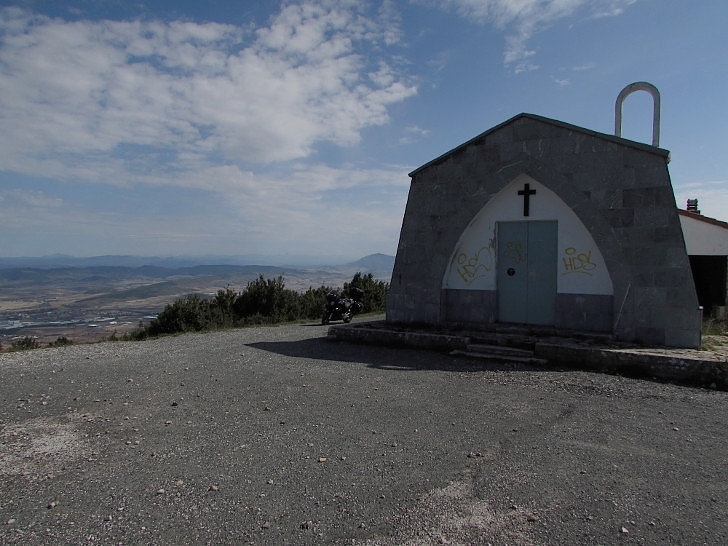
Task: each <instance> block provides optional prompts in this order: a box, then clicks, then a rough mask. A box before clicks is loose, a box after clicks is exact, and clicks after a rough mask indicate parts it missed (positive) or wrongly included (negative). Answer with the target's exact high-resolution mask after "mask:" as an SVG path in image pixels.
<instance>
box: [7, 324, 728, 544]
mask: <svg viewBox="0 0 728 546" xmlns="http://www.w3.org/2000/svg"><path fill="white" fill-rule="evenodd" d="M326 331H327V327H325V326H320V325H314V324H310V325H293V326H283V327H275V328H255V329H245V330H235V331H228V332H220V333H211V334H204V335H186V336H179V337H170V338H165V339H159V340H153V341H147V342H140V343H127V342H116V343H108V342H107V343H99V344H92V345H79V346H71V347H62V348H57V349H42V350H35V351H30V352H23V353H8V354H2V355H0V543H3V544H13V543H22V544H59V543H68V544H79V543H84V542H98V543H101V544H181V543H187V544H208V543H210V544H244V543H253V544H352V545H399V544H409V545H415V544H418V545H419V544H489V543H493V544H578V543H589V542H592V543H600V544H610V543H617V542H619V543H622V542H624V543H637V544H657V543H660V544H664V543H675V544H725V543H726V542H727V541H728V516H727V515H726V514H728V485H727V482H726V474H727V471H728V458H727V457H726V445H727V442H726V439H727V438H728V412H727V411H726V409H727V408H728V393H726V392H718V391H710V390H700V389H695V388H688V387H681V386H674V385H670V384H664V383H657V382H650V381H641V380H635V379H628V378H623V377H615V376H608V375H601V374H593V373H587V372H579V371H574V370H555V369H549V370H543V369H537V368H529V367H526V366H516V367H514V366H512V365H511V366H506V365H498V364H493V363H488V362H483V361H475V360H468V359H465V358H456V357H451V356H448V355H443V354H437V353H431V352H426V351H417V350H408V349H391V348H386V347H375V346H361V345H352V344H346V343H340V342H335V341H331V340H329V339H327V338H326Z"/></svg>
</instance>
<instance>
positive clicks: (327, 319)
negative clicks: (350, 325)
mask: <svg viewBox="0 0 728 546" xmlns="http://www.w3.org/2000/svg"><path fill="white" fill-rule="evenodd" d="M329 322H331V313H324V316H323V318H322V319H321V324H328V323H329Z"/></svg>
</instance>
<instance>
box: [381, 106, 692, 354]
mask: <svg viewBox="0 0 728 546" xmlns="http://www.w3.org/2000/svg"><path fill="white" fill-rule="evenodd" d="M668 162H669V152H668V151H666V150H663V149H661V148H659V147H657V146H656V145H653V146H650V145H647V144H642V143H638V142H634V141H630V140H627V139H623V138H621V137H619V136H613V135H607V134H602V133H598V132H595V131H591V130H589V129H584V128H582V127H577V126H574V125H570V124H567V123H563V122H561V121H556V120H553V119H548V118H545V117H541V116H537V115H533V114H525V113H524V114H519V115H517V116H515V117H513V118H511V119H509V120H507V121H505V122H504V123H501V124H500V125H497V126H496V127H493V128H492V129H490V130H488V131H486V132H484V133H482V134H481V135H478V136H477V137H475V138H473V139H472V140H470V141H468V142H465V143H464V144H462V145H460V146H458V147H457V148H455V149H453V150H451V151H449V152H447V153H446V154H444V155H442V156H440V157H438V158H436V159H434V160H432V161H430V162H429V163H427V164H425V165H423V166H422V167H420V168H418V169H416V170H414V171H413V172H412V173H410V177H411V186H410V191H409V197H408V200H407V207H406V211H405V215H404V220H403V224H402V230H401V233H400V240H399V245H398V249H397V256H396V260H395V265H394V271H393V274H392V281H391V285H390V293H389V299H388V304H387V322H388V323H390V324H393V325H404V326H406V325H412V326H415V325H418V326H419V325H429V326H432V327H439V328H467V329H481V330H493V329H496V327H498V326H499V325H503V324H506V325H526V326H528V327H538V328H540V329H544V328H545V329H547V330H548V331H554V332H555V333H558V332H559V331H580V332H598V333H601V334H605V333H606V334H611V336H613V338H614V339H617V340H623V341H629V342H636V343H640V344H645V345H663V346H672V347H692V348H696V347H699V345H700V334H701V326H702V314H701V310H700V308H699V305H698V299H697V295H696V290H695V286H694V283H693V277H692V273H691V269H690V261H689V259H688V255H687V252H686V250H685V242H684V240H683V232H682V229H681V226H680V220H679V218H678V212H677V207H676V206H675V197H674V194H673V189H672V184H671V182H670V175H669V173H668V169H667V164H668Z"/></svg>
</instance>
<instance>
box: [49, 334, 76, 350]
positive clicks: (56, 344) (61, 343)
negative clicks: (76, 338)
mask: <svg viewBox="0 0 728 546" xmlns="http://www.w3.org/2000/svg"><path fill="white" fill-rule="evenodd" d="M65 345H73V341H71V340H70V339H68V338H67V337H66V336H61V337H59V338H56V340H55V341H51V342H50V343H49V344H48V347H64V346H65Z"/></svg>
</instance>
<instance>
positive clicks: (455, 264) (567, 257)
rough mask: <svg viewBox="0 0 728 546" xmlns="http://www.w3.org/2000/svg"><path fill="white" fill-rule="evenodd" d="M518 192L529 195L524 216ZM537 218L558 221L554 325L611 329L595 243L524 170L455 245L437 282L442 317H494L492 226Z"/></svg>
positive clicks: (609, 291)
mask: <svg viewBox="0 0 728 546" xmlns="http://www.w3.org/2000/svg"><path fill="white" fill-rule="evenodd" d="M526 184H528V186H526ZM524 190H527V194H528V195H529V196H530V199H529V206H528V211H527V212H528V215H526V214H525V213H526V210H525V208H524V198H525V196H524ZM533 190H535V193H532V192H533ZM519 192H520V194H519ZM538 221H541V222H542V221H556V222H557V225H558V227H557V250H556V255H555V256H553V263H554V267H555V268H556V277H557V287H556V302H555V309H556V318H555V326H559V327H565V328H575V329H585V330H598V331H606V330H610V329H611V328H612V297H613V293H614V290H613V284H612V280H611V277H610V275H609V271H608V270H607V267H606V264H605V261H604V258H603V257H602V254H601V252H600V251H599V246H598V245H597V243H596V242H595V240H594V238H593V237H592V235H591V233H590V232H589V230H588V229H587V228H586V226H584V224H583V223H582V222H581V220H580V219H579V217H578V216H577V215H576V214H575V213H574V212H573V211H572V210H571V208H570V207H569V206H568V205H567V204H566V203H565V202H564V201H563V200H562V199H561V198H560V197H559V196H558V195H557V194H556V193H554V192H553V191H551V190H550V189H549V188H547V187H546V186H545V185H543V184H541V183H539V182H538V181H537V180H534V179H533V178H531V177H530V176H528V175H525V174H521V175H519V176H518V177H516V178H515V179H514V180H512V181H511V182H510V183H509V184H507V185H506V186H505V187H504V188H503V189H502V190H501V191H499V192H498V193H497V194H496V195H495V196H494V197H493V198H492V199H490V200H489V201H488V203H487V204H486V205H485V206H484V207H483V208H482V209H481V210H480V212H478V213H477V214H476V215H475V217H474V218H473V220H472V221H471V222H470V224H469V225H468V226H467V227H466V228H465V230H464V231H463V233H462V235H461V236H460V238H459V240H458V242H457V244H456V245H455V248H454V250H453V252H452V255H451V256H450V260H449V265H448V266H447V268H446V270H445V274H444V276H443V280H442V290H443V304H444V306H445V309H444V311H445V317H446V320H447V321H450V322H453V321H454V322H468V323H472V322H496V321H497V317H498V309H497V305H498V303H497V302H498V294H497V290H498V282H497V275H496V271H497V264H496V259H497V255H498V252H497V248H496V246H497V240H498V224H499V223H501V222H538Z"/></svg>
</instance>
